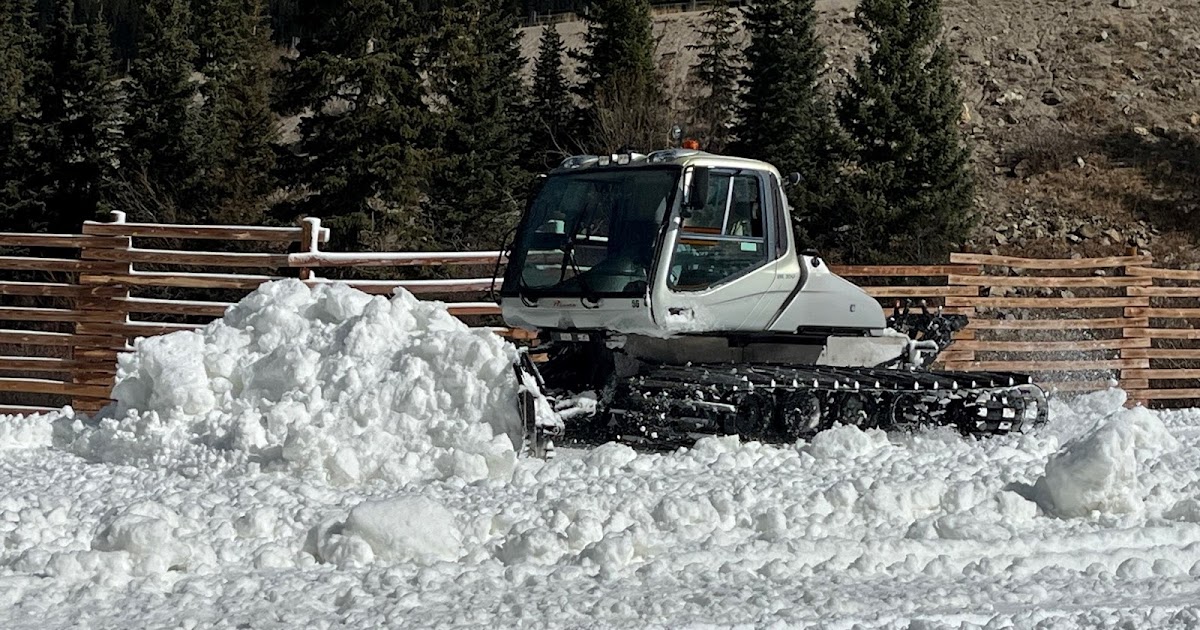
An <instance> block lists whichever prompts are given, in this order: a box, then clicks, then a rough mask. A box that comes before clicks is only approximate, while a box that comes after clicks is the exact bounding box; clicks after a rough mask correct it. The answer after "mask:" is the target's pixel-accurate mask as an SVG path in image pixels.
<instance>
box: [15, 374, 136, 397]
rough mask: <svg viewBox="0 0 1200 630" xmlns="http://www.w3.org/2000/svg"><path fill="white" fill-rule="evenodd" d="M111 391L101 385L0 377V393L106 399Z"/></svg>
mask: <svg viewBox="0 0 1200 630" xmlns="http://www.w3.org/2000/svg"><path fill="white" fill-rule="evenodd" d="M111 390H112V388H111V387H105V386H103V385H77V384H75V383H66V382H63V381H56V380H52V379H44V378H9V377H0V392H24V393H29V394H62V395H67V396H96V397H107V396H108V395H109V394H110V393H111Z"/></svg>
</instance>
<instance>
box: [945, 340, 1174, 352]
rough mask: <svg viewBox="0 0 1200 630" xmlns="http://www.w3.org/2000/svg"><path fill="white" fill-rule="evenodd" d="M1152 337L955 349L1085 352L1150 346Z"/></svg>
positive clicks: (974, 344)
mask: <svg viewBox="0 0 1200 630" xmlns="http://www.w3.org/2000/svg"><path fill="white" fill-rule="evenodd" d="M1150 342H1151V340H1150V339H1090V340H1084V341H990V340H988V341H955V342H954V343H953V344H952V345H951V346H950V347H951V348H953V349H955V350H975V351H978V352H1085V351H1093V350H1123V349H1126V348H1149V347H1150Z"/></svg>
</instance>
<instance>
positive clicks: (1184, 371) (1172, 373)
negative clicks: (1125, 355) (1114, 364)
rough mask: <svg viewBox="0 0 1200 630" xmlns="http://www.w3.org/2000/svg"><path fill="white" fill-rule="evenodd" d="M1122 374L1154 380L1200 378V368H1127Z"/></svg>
mask: <svg viewBox="0 0 1200 630" xmlns="http://www.w3.org/2000/svg"><path fill="white" fill-rule="evenodd" d="M1121 376H1125V377H1129V378H1145V379H1150V380H1152V381H1166V380H1173V379H1195V378H1200V369H1193V368H1169V369H1141V370H1126V371H1124V372H1122V373H1121Z"/></svg>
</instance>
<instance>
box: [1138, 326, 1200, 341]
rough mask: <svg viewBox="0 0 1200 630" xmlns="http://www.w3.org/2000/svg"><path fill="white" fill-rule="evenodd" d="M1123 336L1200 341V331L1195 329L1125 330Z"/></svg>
mask: <svg viewBox="0 0 1200 630" xmlns="http://www.w3.org/2000/svg"><path fill="white" fill-rule="evenodd" d="M1125 336H1126V337H1149V338H1151V339H1200V330H1198V329H1195V328H1126V329H1125Z"/></svg>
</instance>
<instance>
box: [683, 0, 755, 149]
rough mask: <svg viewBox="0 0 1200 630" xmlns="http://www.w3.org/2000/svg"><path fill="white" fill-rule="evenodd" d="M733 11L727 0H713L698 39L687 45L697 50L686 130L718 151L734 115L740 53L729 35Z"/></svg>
mask: <svg viewBox="0 0 1200 630" xmlns="http://www.w3.org/2000/svg"><path fill="white" fill-rule="evenodd" d="M736 32H737V14H736V13H735V12H734V10H733V9H731V8H730V6H729V2H728V0H717V1H716V2H713V4H712V6H711V7H709V9H708V10H707V11H705V13H704V23H703V24H702V25H701V26H700V36H701V38H702V43H700V44H696V45H691V46H688V48H692V49H695V50H698V51H699V60H698V61H697V62H696V65H694V66H692V69H691V74H692V81H693V89H694V90H696V91H695V92H694V93H693V94H692V98H691V99H690V100H691V103H690V108H689V109H690V112H689V117H690V120H689V121H688V132H689V133H690V134H692V135H694V136H698V138H699V139H700V140H701V146H703V147H704V148H705V149H706V150H708V151H711V152H714V153H720V152H722V151H724V150H725V147H726V146H727V145H728V144H729V137H730V134H731V126H732V125H733V120H734V117H735V116H736V115H737V105H738V76H739V75H740V74H741V70H742V69H741V66H740V64H738V63H737V61H736V57H737V56H738V55H739V54H740V51H739V50H738V46H737V45H736V44H735V43H734V41H733V37H734V35H735V34H736Z"/></svg>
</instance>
